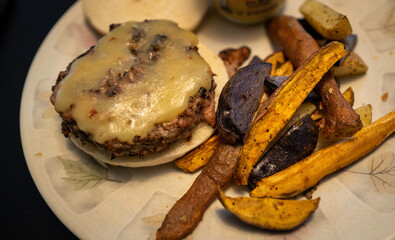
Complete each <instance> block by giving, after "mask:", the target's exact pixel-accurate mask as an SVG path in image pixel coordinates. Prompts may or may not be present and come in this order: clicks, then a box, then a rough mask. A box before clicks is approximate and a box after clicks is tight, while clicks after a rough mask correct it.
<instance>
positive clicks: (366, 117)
mask: <svg viewBox="0 0 395 240" xmlns="http://www.w3.org/2000/svg"><path fill="white" fill-rule="evenodd" d="M355 111H356V112H357V113H358V114H359V116H360V117H361V121H362V124H363V126H364V127H366V126H368V125H370V124H371V123H372V105H370V104H368V105H365V106H362V107H359V108H357V109H355Z"/></svg>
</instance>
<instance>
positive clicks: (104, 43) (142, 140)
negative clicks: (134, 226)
mask: <svg viewBox="0 0 395 240" xmlns="http://www.w3.org/2000/svg"><path fill="white" fill-rule="evenodd" d="M226 81H227V73H226V70H225V67H224V65H223V63H222V61H221V59H219V57H217V56H216V55H215V54H214V53H213V52H212V51H211V50H210V49H208V48H207V47H205V46H204V45H202V44H199V43H198V38H197V36H196V35H195V34H194V33H192V32H189V31H186V30H183V29H181V28H179V27H178V25H177V24H176V23H174V22H171V21H168V20H145V21H143V22H126V23H123V24H117V25H112V27H111V31H110V32H109V33H108V34H107V35H105V36H103V37H102V38H101V39H100V40H99V41H98V43H97V44H96V46H94V47H92V48H90V49H89V50H88V51H87V52H85V53H84V54H82V55H80V56H79V57H77V58H76V59H75V60H73V61H72V62H71V63H70V64H69V65H68V66H67V68H66V70H65V71H62V72H60V73H59V75H58V78H57V80H56V83H55V85H54V86H53V87H52V95H51V102H52V104H53V105H54V107H55V110H56V111H57V112H58V113H59V115H60V117H61V119H62V124H61V126H62V133H63V134H64V135H65V136H66V137H69V138H70V139H71V140H72V141H73V142H74V143H75V145H76V146H77V147H79V148H80V149H82V150H83V151H85V152H86V153H88V154H90V155H92V156H93V157H94V158H95V159H96V160H97V161H99V162H100V163H102V164H111V165H119V166H127V167H142V166H152V165H158V164H162V163H166V162H170V161H173V160H175V159H177V158H179V157H181V156H183V155H184V154H186V153H187V152H189V151H190V150H192V149H193V148H195V147H197V146H198V145H200V144H201V143H203V142H204V141H205V140H207V139H208V138H209V137H210V136H211V135H212V134H213V132H214V124H215V106H216V101H217V98H218V96H219V93H220V90H221V89H222V87H223V85H224V84H225V82H226Z"/></svg>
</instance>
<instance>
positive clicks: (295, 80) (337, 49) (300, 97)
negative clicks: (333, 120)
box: [235, 42, 347, 185]
mask: <svg viewBox="0 0 395 240" xmlns="http://www.w3.org/2000/svg"><path fill="white" fill-rule="evenodd" d="M346 54H347V52H346V50H344V47H343V44H341V43H339V42H331V43H330V44H328V45H326V46H325V47H322V48H321V49H320V50H318V51H317V52H316V53H314V54H313V55H312V56H311V57H310V58H309V59H308V61H307V62H306V63H305V64H304V65H303V66H301V67H299V68H298V69H297V70H296V71H295V72H294V73H293V74H292V75H291V76H289V78H288V79H287V80H286V81H284V82H283V83H282V84H281V85H280V87H278V88H277V90H276V91H275V92H274V93H273V94H272V95H271V96H270V98H269V100H268V101H267V102H266V103H265V104H264V106H263V109H264V110H263V111H262V112H258V115H257V117H256V120H255V124H253V125H252V127H251V129H250V131H249V133H248V136H247V139H246V141H245V143H244V145H243V148H242V150H241V152H240V155H239V158H238V163H237V168H236V172H235V180H236V182H237V183H238V184H241V185H247V183H248V176H249V174H250V172H251V170H252V168H253V166H254V165H255V164H256V162H257V161H258V160H259V158H260V156H261V155H262V154H263V153H264V151H265V149H266V147H267V146H268V144H269V143H270V142H271V141H272V140H273V139H274V137H275V136H276V135H277V134H278V133H279V132H280V131H281V129H282V128H283V127H284V125H285V124H286V123H287V122H288V120H289V119H290V118H291V117H292V115H293V114H294V113H295V111H296V109H298V107H299V106H300V105H301V104H302V102H303V101H304V99H305V98H306V97H307V95H308V94H309V93H310V92H311V90H313V88H314V87H315V85H316V84H317V83H318V82H319V81H320V79H321V78H322V76H323V75H324V74H325V73H326V72H327V71H328V70H329V69H330V67H331V66H332V65H333V64H334V63H335V62H336V61H338V60H339V59H340V58H341V57H343V56H344V55H346Z"/></svg>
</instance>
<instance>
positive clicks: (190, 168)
mask: <svg viewBox="0 0 395 240" xmlns="http://www.w3.org/2000/svg"><path fill="white" fill-rule="evenodd" d="M220 139H221V137H220V136H219V134H218V133H216V134H214V135H213V136H212V137H211V138H209V139H208V140H207V141H206V142H204V143H203V144H201V145H200V146H199V147H197V148H195V149H194V150H192V151H191V152H189V153H188V154H187V155H185V156H183V157H181V158H179V159H177V160H176V161H174V163H175V164H176V166H177V167H179V168H180V169H181V170H183V171H184V172H186V173H193V172H195V171H196V170H198V169H199V168H201V167H203V166H204V165H206V163H207V161H208V160H209V158H210V157H211V155H213V153H214V151H215V149H216V148H217V147H218V144H219V142H220Z"/></svg>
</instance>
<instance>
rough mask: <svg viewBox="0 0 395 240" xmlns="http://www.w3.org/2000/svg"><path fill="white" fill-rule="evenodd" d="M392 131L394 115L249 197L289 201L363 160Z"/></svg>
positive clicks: (307, 160) (265, 183)
mask: <svg viewBox="0 0 395 240" xmlns="http://www.w3.org/2000/svg"><path fill="white" fill-rule="evenodd" d="M394 131H395V111H392V112H390V113H388V114H387V115H385V116H384V117H381V118H380V119H378V120H377V121H375V122H374V123H372V124H370V125H368V126H367V127H364V128H362V130H360V131H359V132H357V133H356V134H355V135H354V136H352V137H351V138H350V139H348V140H346V141H344V142H340V143H337V144H335V145H332V146H329V147H327V148H324V149H322V150H320V151H317V152H315V153H313V154H312V155H310V156H309V157H307V158H305V159H303V160H302V161H300V162H298V163H296V164H294V165H292V166H291V167H289V168H287V169H284V170H283V171H280V172H278V173H276V174H274V175H272V176H270V177H267V178H264V179H262V180H261V181H259V182H258V184H257V187H256V188H255V189H254V190H253V191H251V192H250V195H251V196H252V197H274V198H288V197H291V196H295V195H297V194H299V193H301V192H303V191H305V190H306V189H308V188H310V187H313V186H314V185H316V184H317V183H318V181H320V180H321V179H322V178H323V177H325V176H326V175H328V174H331V173H333V172H335V171H337V170H339V169H341V168H343V167H345V166H348V165H349V164H351V163H353V162H355V161H356V160H358V159H360V158H361V157H363V156H365V155H366V154H368V153H369V152H371V151H372V150H374V149H375V148H376V147H378V146H379V145H380V144H381V143H382V142H383V141H384V140H385V139H386V138H387V137H389V136H390V135H391V134H392V133H393V132H394Z"/></svg>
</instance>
